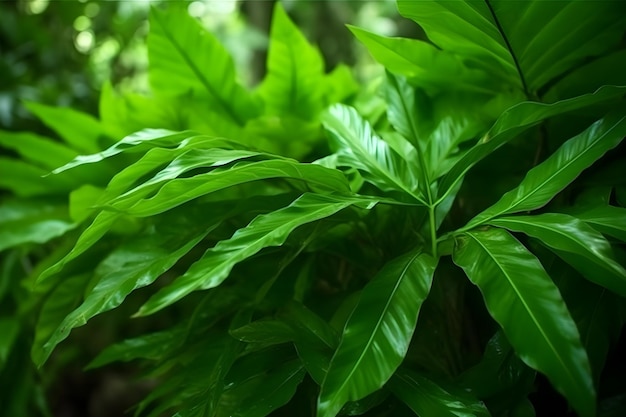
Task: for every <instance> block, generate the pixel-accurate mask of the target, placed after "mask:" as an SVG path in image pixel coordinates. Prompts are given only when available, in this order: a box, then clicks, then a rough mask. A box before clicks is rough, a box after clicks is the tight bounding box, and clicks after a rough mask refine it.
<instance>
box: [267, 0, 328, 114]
mask: <svg viewBox="0 0 626 417" xmlns="http://www.w3.org/2000/svg"><path fill="white" fill-rule="evenodd" d="M323 77H324V61H323V59H322V56H321V54H320V53H319V51H318V50H317V49H316V48H315V47H313V46H311V45H310V44H309V42H308V41H307V40H306V38H305V37H304V35H303V34H302V33H301V32H300V30H298V28H297V26H296V25H294V24H293V22H292V21H291V20H290V19H289V17H288V16H287V13H285V10H284V8H283V6H282V5H281V4H280V3H276V5H275V6H274V15H273V18H272V28H271V31H270V45H269V52H268V56H267V76H266V77H265V79H264V80H263V83H262V84H261V86H260V90H259V93H260V94H261V96H262V97H263V99H264V101H265V104H266V111H269V112H270V113H271V114H280V115H281V116H283V115H287V114H292V115H295V116H297V117H299V118H301V119H305V120H309V119H312V118H315V117H316V116H317V114H318V113H319V111H320V110H321V109H322V106H323V105H324V102H323V99H324V97H323V93H324V90H323V89H321V88H320V85H321V84H322V82H323Z"/></svg>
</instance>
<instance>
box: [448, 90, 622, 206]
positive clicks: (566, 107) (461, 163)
mask: <svg viewBox="0 0 626 417" xmlns="http://www.w3.org/2000/svg"><path fill="white" fill-rule="evenodd" d="M625 92H626V87H616V86H604V87H602V88H600V89H598V90H597V91H596V92H594V93H592V94H586V95H583V96H580V97H576V98H572V99H567V100H562V101H558V102H556V103H552V104H544V103H538V102H524V103H519V104H517V105H515V106H513V107H511V108H510V109H508V110H507V111H505V112H504V113H502V115H500V117H499V118H498V120H497V121H496V123H495V124H494V125H493V127H492V128H491V129H490V130H489V131H488V132H487V133H486V134H485V135H484V136H483V138H482V139H481V140H480V141H479V142H478V143H477V144H476V145H474V146H473V147H472V148H470V149H469V150H468V151H466V152H465V153H463V154H462V156H461V158H460V159H459V160H458V161H457V162H456V163H455V164H454V166H452V168H451V169H450V170H449V171H448V173H447V174H446V175H445V176H444V177H443V179H442V180H441V182H440V184H439V196H444V195H445V194H446V193H448V192H449V191H450V189H451V188H452V187H453V186H454V185H455V184H456V183H457V182H458V181H460V179H461V178H462V177H463V176H464V175H465V174H466V173H467V171H469V170H470V168H472V167H473V166H474V165H476V164H477V163H478V162H479V161H481V160H482V159H483V158H485V157H486V156H488V155H491V154H492V153H493V152H494V151H495V150H496V149H498V148H499V147H501V146H502V145H504V144H505V143H507V142H509V141H511V140H513V139H515V138H516V137H517V136H518V135H519V134H521V133H522V132H524V131H526V130H527V129H529V128H530V127H531V126H534V125H536V124H537V123H539V122H541V121H543V120H545V119H548V118H550V117H553V116H557V115H559V114H563V113H566V112H570V111H573V110H578V109H584V108H586V107H589V106H593V105H596V104H600V103H603V102H607V101H610V100H613V99H615V98H617V97H620V96H622V95H623V94H624V93H625Z"/></svg>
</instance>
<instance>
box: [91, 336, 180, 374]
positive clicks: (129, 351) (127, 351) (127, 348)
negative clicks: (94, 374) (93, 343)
mask: <svg viewBox="0 0 626 417" xmlns="http://www.w3.org/2000/svg"><path fill="white" fill-rule="evenodd" d="M183 336H184V328H182V327H173V328H169V329H168V330H164V331H161V332H156V333H149V334H145V335H142V336H139V337H135V338H132V339H126V340H124V341H122V342H120V343H116V344H114V345H111V346H108V347H107V348H106V349H104V350H103V351H102V352H100V353H99V354H98V356H96V357H95V358H94V359H93V360H92V361H91V362H89V364H87V366H86V367H85V369H94V368H100V367H102V366H104V365H108V364H110V363H112V362H118V361H122V362H130V361H132V360H134V359H139V358H142V359H150V360H157V359H160V358H161V357H162V356H163V354H164V353H166V352H168V351H169V350H170V349H172V348H173V347H174V346H177V345H179V344H180V343H181V342H182V341H183Z"/></svg>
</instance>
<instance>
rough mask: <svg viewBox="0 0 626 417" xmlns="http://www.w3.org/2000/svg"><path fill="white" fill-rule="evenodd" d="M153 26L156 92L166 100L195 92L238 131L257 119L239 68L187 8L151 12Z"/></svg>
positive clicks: (152, 72) (151, 48)
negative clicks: (238, 77)
mask: <svg viewBox="0 0 626 417" xmlns="http://www.w3.org/2000/svg"><path fill="white" fill-rule="evenodd" d="M150 26H151V28H150V36H149V37H148V55H149V59H150V84H151V85H152V87H153V88H155V89H156V90H157V91H159V92H160V93H162V94H167V95H182V94H187V93H189V92H191V93H192V94H194V95H196V96H197V97H201V98H204V99H205V100H207V101H208V102H209V103H210V105H211V109H212V110H213V111H216V112H219V113H221V114H223V115H224V116H225V117H227V118H229V119H230V120H231V121H232V122H233V123H236V124H238V125H240V126H243V125H244V124H245V122H246V121H247V120H248V119H250V118H252V117H254V116H255V115H257V114H258V112H259V109H258V104H257V103H256V102H255V101H254V100H253V99H252V96H251V94H250V93H249V92H248V91H246V90H245V89H244V88H243V87H242V86H240V85H239V84H238V83H237V81H236V78H235V66H234V63H233V60H232V58H231V57H230V55H229V54H228V52H227V51H226V49H225V48H224V47H223V46H222V45H221V44H220V42H219V41H218V40H217V39H216V38H215V37H214V36H213V35H212V34H210V33H209V32H207V31H206V30H204V28H202V26H201V25H200V23H199V22H198V21H197V20H195V19H194V18H192V17H191V16H189V14H188V13H186V10H185V9H183V8H171V9H170V10H167V11H160V10H158V9H157V8H153V9H152V11H151V14H150ZM190 45H193V47H190Z"/></svg>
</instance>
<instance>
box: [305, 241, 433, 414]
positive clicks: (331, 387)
mask: <svg viewBox="0 0 626 417" xmlns="http://www.w3.org/2000/svg"><path fill="white" fill-rule="evenodd" d="M435 267H436V261H435V260H434V259H433V258H431V257H430V256H429V255H427V254H425V253H422V252H421V250H420V251H414V252H411V253H408V254H406V255H403V256H400V257H398V258H396V259H394V260H392V261H390V262H388V263H387V264H386V265H385V266H384V267H383V268H382V269H381V270H380V271H379V272H378V274H377V275H376V276H375V277H374V278H373V280H372V281H371V282H369V283H368V284H367V285H366V287H365V289H364V290H363V293H362V295H361V299H360V300H359V303H358V304H357V306H356V308H355V309H354V311H353V313H352V315H351V316H350V318H349V319H348V323H347V324H346V327H345V329H344V331H343V336H342V338H341V342H340V344H339V347H338V348H337V351H336V352H335V354H334V356H333V358H332V360H331V362H330V366H329V369H328V372H327V374H326V377H325V378H324V382H323V384H322V387H321V390H320V396H319V400H318V408H317V415H318V416H319V417H334V416H336V415H337V413H338V412H339V411H340V410H341V408H342V407H343V405H344V404H345V403H346V402H348V401H356V400H360V399H361V398H364V397H365V396H367V395H368V394H371V393H372V392H374V391H376V390H378V389H380V388H382V387H383V385H384V384H385V383H386V382H387V381H388V380H389V378H390V377H391V375H393V373H394V372H395V370H396V369H397V368H398V366H399V365H400V363H401V362H402V360H403V359H404V356H405V354H406V352H407V350H408V347H409V343H410V341H411V337H412V335H413V331H414V329H415V325H416V323H417V317H418V314H419V310H420V307H421V305H422V302H423V301H424V300H425V299H426V297H427V296H428V292H429V290H430V285H431V283H432V278H433V273H434V271H435Z"/></svg>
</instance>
